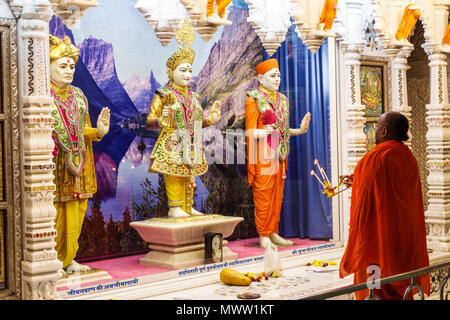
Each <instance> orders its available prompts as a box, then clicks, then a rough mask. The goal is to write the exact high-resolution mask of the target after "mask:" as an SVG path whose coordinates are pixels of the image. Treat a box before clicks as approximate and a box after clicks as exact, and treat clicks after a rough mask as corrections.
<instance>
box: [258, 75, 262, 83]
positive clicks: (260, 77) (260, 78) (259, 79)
mask: <svg viewBox="0 0 450 320" xmlns="http://www.w3.org/2000/svg"><path fill="white" fill-rule="evenodd" d="M262 77H263V75H262V74H258V81H259V82H261V80H262Z"/></svg>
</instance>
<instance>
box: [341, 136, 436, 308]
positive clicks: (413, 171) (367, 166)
mask: <svg viewBox="0 0 450 320" xmlns="http://www.w3.org/2000/svg"><path fill="white" fill-rule="evenodd" d="M370 265H378V266H379V268H380V275H381V277H382V278H384V277H388V276H392V275H396V274H400V273H404V272H408V271H412V270H415V269H419V268H423V267H426V266H428V265H429V259H428V253H427V245H426V230H425V217H424V209H423V202H422V189H421V184H420V176H419V168H418V164H417V160H416V159H415V158H414V156H413V154H412V153H411V151H410V150H409V148H408V147H407V146H406V145H405V144H403V142H399V141H395V140H390V141H385V142H383V143H380V144H378V145H377V146H375V148H373V149H372V150H371V151H370V152H368V153H367V154H366V155H365V156H364V157H363V158H362V159H361V160H360V161H359V162H358V164H357V166H356V168H355V172H354V180H353V187H352V198H351V208H350V226H349V238H348V243H347V247H346V250H345V253H344V256H343V258H342V261H341V263H340V276H341V277H344V276H346V275H349V274H352V273H354V274H355V278H354V282H355V283H360V282H366V280H367V268H368V267H369V266H370ZM416 280H417V283H419V284H420V285H421V286H422V288H423V290H424V292H425V293H426V294H429V292H430V281H429V275H425V276H421V277H419V278H417V279H416ZM409 284H410V281H409V280H406V281H399V282H395V283H393V284H391V285H387V286H383V287H382V289H381V290H378V291H375V293H376V294H378V295H379V296H380V297H381V298H382V299H401V297H402V296H403V294H404V292H405V290H406V288H407V287H408V285H409ZM355 294H356V298H357V299H364V298H365V297H367V296H368V295H369V292H368V290H364V291H359V292H356V293H355Z"/></svg>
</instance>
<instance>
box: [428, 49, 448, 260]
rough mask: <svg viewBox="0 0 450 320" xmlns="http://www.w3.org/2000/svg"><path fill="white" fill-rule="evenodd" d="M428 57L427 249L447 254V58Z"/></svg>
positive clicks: (431, 55)
mask: <svg viewBox="0 0 450 320" xmlns="http://www.w3.org/2000/svg"><path fill="white" fill-rule="evenodd" d="M427 51H428V52H427V53H429V56H428V58H429V61H430V62H429V66H430V84H431V85H430V87H431V88H430V89H431V94H430V104H427V106H426V109H427V118H426V123H427V125H428V132H427V136H426V137H427V154H428V157H427V166H428V170H429V175H428V197H429V204H428V210H427V211H426V212H425V221H426V223H427V225H428V236H427V240H428V247H429V248H432V249H433V250H436V251H443V252H450V105H449V102H448V85H447V55H445V54H441V53H439V52H437V53H434V52H432V51H430V50H427Z"/></svg>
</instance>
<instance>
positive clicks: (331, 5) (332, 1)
mask: <svg viewBox="0 0 450 320" xmlns="http://www.w3.org/2000/svg"><path fill="white" fill-rule="evenodd" d="M336 6H337V0H325V4H324V5H323V9H322V14H321V15H320V22H319V23H320V24H323V30H324V31H327V30H331V28H332V27H333V22H334V18H335V17H336V12H337V7H336Z"/></svg>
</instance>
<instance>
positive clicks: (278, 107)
mask: <svg viewBox="0 0 450 320" xmlns="http://www.w3.org/2000/svg"><path fill="white" fill-rule="evenodd" d="M258 91H259V92H260V93H261V94H262V95H263V96H264V98H266V100H267V102H269V104H270V106H271V107H272V109H273V111H274V113H275V116H276V118H277V120H278V121H277V129H278V130H279V131H280V133H281V135H282V137H283V138H284V136H285V135H286V124H287V116H286V110H285V107H284V106H283V104H282V103H281V96H280V94H279V93H278V92H276V97H275V100H274V99H272V98H271V97H270V96H269V95H268V94H267V93H266V92H264V91H263V90H260V89H258Z"/></svg>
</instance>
